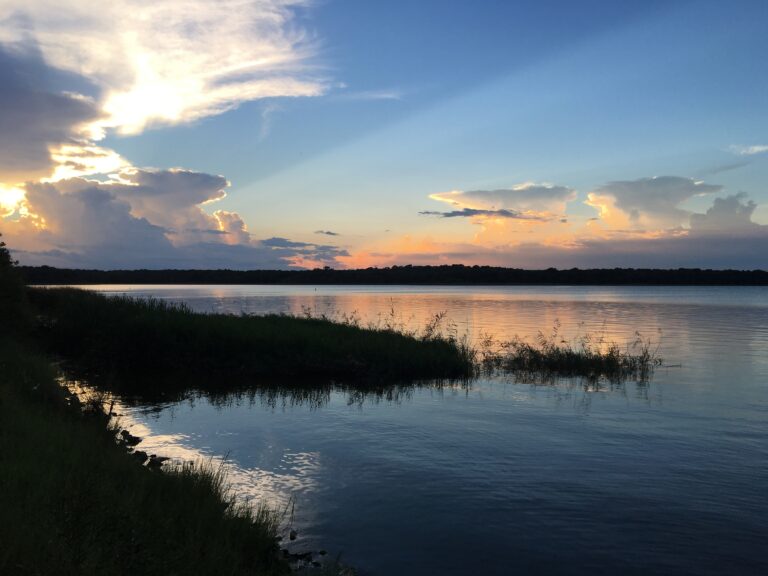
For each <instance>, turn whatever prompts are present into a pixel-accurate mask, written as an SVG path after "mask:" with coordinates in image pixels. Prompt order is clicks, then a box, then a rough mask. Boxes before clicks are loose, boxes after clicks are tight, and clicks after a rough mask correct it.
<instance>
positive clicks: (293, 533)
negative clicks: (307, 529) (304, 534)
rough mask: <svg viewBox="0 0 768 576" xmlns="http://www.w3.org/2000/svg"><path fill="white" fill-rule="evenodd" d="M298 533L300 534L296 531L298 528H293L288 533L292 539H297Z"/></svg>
mask: <svg viewBox="0 0 768 576" xmlns="http://www.w3.org/2000/svg"><path fill="white" fill-rule="evenodd" d="M298 535H299V533H298V532H296V530H291V531H290V532H289V533H288V538H290V539H291V540H296V536H298Z"/></svg>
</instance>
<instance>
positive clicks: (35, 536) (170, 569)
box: [0, 244, 289, 576]
mask: <svg viewBox="0 0 768 576" xmlns="http://www.w3.org/2000/svg"><path fill="white" fill-rule="evenodd" d="M0 313H1V314H2V316H0V574H4V575H5V574H9V575H11V574H13V575H15V574H20V575H21V574H24V575H26V574H34V575H49V574H57V575H69V574H72V575H76V574H77V575H80V574H86V575H88V574H94V575H96V574H98V575H100V576H101V575H113V574H114V575H122V574H126V575H129V574H130V575H133V574H148V575H154V574H157V575H171V574H231V575H239V574H243V575H244V574H250V575H254V574H259V575H264V576H273V575H282V574H287V573H289V568H288V565H287V564H286V562H285V561H284V560H283V557H282V554H281V553H280V550H279V548H278V545H277V542H276V539H275V537H276V532H277V518H276V517H275V516H274V514H272V513H270V512H267V511H265V510H261V511H254V510H252V509H250V508H245V507H243V506H241V505H238V504H237V503H235V502H233V501H232V500H231V499H230V498H229V496H228V495H227V493H226V490H225V488H224V483H223V478H222V476H221V474H220V473H219V472H218V471H216V470H209V469H205V467H198V468H192V467H187V468H182V469H176V470H169V471H167V472H164V473H163V472H159V471H153V470H150V469H149V468H147V467H144V466H140V465H139V464H138V461H137V460H136V459H135V458H134V457H133V456H132V455H131V454H129V453H128V452H127V451H126V450H125V449H124V448H123V447H121V446H119V445H118V444H117V443H116V440H115V430H113V429H110V427H109V426H108V417H107V416H106V414H105V413H104V410H103V409H102V408H101V406H91V407H89V406H83V405H81V404H80V403H79V402H78V401H77V400H75V399H74V398H73V397H68V396H67V393H66V392H65V391H64V389H63V388H62V387H61V386H60V385H59V384H58V382H57V380H56V371H55V369H54V368H53V366H52V365H51V363H50V361H49V359H48V358H47V357H45V356H42V355H40V354H38V353H37V352H36V351H35V349H36V345H35V343H34V340H33V339H32V334H31V332H32V326H33V324H34V322H33V314H32V311H31V308H30V306H29V303H28V302H27V301H26V297H25V291H24V287H23V285H22V283H21V281H20V279H19V277H18V275H17V274H16V270H15V268H14V265H13V262H12V261H11V259H10V257H9V255H8V252H7V251H6V250H5V249H4V246H3V245H1V244H0Z"/></svg>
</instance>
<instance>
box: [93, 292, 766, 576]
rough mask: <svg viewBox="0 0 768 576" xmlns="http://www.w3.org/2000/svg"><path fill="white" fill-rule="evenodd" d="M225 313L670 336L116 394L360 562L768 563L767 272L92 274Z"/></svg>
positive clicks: (445, 567) (447, 568) (637, 566)
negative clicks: (608, 359) (578, 356)
mask: <svg viewBox="0 0 768 576" xmlns="http://www.w3.org/2000/svg"><path fill="white" fill-rule="evenodd" d="M96 289H98V290H102V291H105V292H130V293H132V294H134V295H139V296H154V297H159V298H168V299H172V300H176V301H184V302H186V303H188V304H189V305H190V306H192V307H193V308H194V309H197V310H203V311H217V312H218V311H225V312H232V313H241V312H246V313H264V312H290V313H302V311H303V310H307V309H308V310H310V311H311V312H312V313H314V314H323V313H326V314H332V313H336V314H341V313H348V314H349V313H352V312H356V313H357V314H359V315H360V316H361V317H362V318H363V319H364V321H365V320H369V321H373V322H376V321H378V319H379V318H380V317H386V316H388V315H390V314H391V310H392V309H394V311H395V312H394V314H395V316H396V317H397V318H398V321H400V322H402V323H404V324H408V325H420V324H423V322H424V320H425V319H426V318H427V317H429V315H431V314H433V313H435V312H439V311H446V312H447V313H448V315H449V317H450V318H451V319H453V320H454V321H455V323H456V325H457V327H458V330H459V332H464V331H467V332H469V333H470V334H471V335H473V336H476V335H478V334H480V333H481V332H490V333H493V334H496V335H498V336H500V337H511V336H513V335H515V334H518V335H521V336H526V335H527V336H531V335H534V334H535V333H536V332H537V331H538V330H540V329H541V330H545V331H548V330H549V329H550V328H551V327H552V326H553V324H554V323H555V322H556V321H557V320H559V321H560V322H561V324H562V332H563V333H564V334H565V335H566V336H567V337H570V336H574V335H577V334H579V333H582V334H583V333H585V332H598V333H601V334H604V335H606V336H607V337H609V338H612V339H614V340H617V341H621V342H624V341H631V340H632V339H633V338H634V333H635V331H636V330H639V331H640V332H641V333H642V334H643V335H644V336H646V337H651V338H652V339H653V340H654V341H656V340H659V339H660V341H661V354H662V355H663V356H664V358H665V360H666V362H667V363H668V364H670V365H676V366H672V367H669V368H662V369H661V370H658V371H657V373H656V375H655V377H654V379H653V380H652V381H651V382H650V383H649V384H647V385H642V384H637V383H634V382H629V383H627V384H626V385H623V386H613V387H611V386H609V385H604V386H599V387H595V386H587V385H585V384H584V383H582V382H579V381H577V380H563V381H560V382H557V383H554V384H547V385H545V384H531V383H522V382H515V381H514V380H513V379H509V378H493V379H481V380H478V381H476V382H474V383H472V384H471V385H470V386H469V387H454V388H442V389H440V388H438V387H435V386H425V387H421V388H411V389H408V388H404V389H403V388H401V389H395V390H392V391H389V393H388V394H384V395H383V396H363V395H359V394H355V393H353V392H349V391H345V390H341V389H335V390H322V391H320V392H318V394H317V395H315V396H314V397H313V398H309V399H307V398H296V397H290V396H280V395H277V396H275V395H268V394H265V393H258V392H255V393H254V394H251V395H250V396H248V395H245V396H239V397H231V398H228V399H225V400H224V401H218V402H217V403H216V404H213V403H212V402H211V401H209V400H207V399H206V398H192V399H189V400H185V401H183V402H178V403H172V404H168V405H158V406H150V407H146V406H144V407H133V408H125V409H124V410H125V412H126V414H127V420H126V421H127V422H132V430H133V431H134V432H135V433H137V434H139V435H147V436H148V437H147V439H146V440H145V442H144V444H143V445H142V448H143V449H144V450H150V451H157V452H158V453H161V454H168V455H172V456H174V457H178V458H185V459H191V458H195V457H199V456H201V455H203V456H210V457H214V458H219V457H223V456H225V455H226V456H227V457H228V459H229V461H230V462H231V464H232V477H231V478H232V480H233V482H234V484H235V487H236V489H237V490H238V491H239V492H240V494H242V495H244V496H252V497H258V498H267V499H268V500H269V501H270V502H272V503H273V504H280V503H285V502H287V501H293V502H294V503H295V517H294V526H295V527H296V528H297V529H298V531H299V538H298V539H297V540H296V542H295V543H293V546H292V548H293V549H294V550H295V551H302V550H305V549H314V550H317V549H320V548H323V549H327V550H328V551H329V552H330V553H332V554H335V553H341V554H342V555H343V559H344V560H345V561H346V562H347V563H350V564H352V565H354V566H356V567H358V568H359V569H360V571H361V573H364V574H375V575H389V574H398V575H400V576H407V575H416V574H419V575H422V574H443V575H451V574H494V575H495V574H498V575H502V574H503V575H507V574H590V575H594V574H761V575H762V574H768V545H767V544H766V540H767V539H768V289H766V288H610V287H609V288H605V287H600V288H583V287H580V288H569V287H557V288H541V287H530V288H528V287H523V288H483V287H479V288H475V287H473V288H456V287H450V288H423V287H419V288H411V287H408V288H403V287H392V288H390V287H318V288H317V289H316V290H315V289H314V288H312V287H282V286H189V287H178V286H169V287H163V286H152V287H148V286H134V287H128V286H99V287H96Z"/></svg>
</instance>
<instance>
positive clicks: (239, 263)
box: [4, 168, 346, 269]
mask: <svg viewBox="0 0 768 576" xmlns="http://www.w3.org/2000/svg"><path fill="white" fill-rule="evenodd" d="M123 175H124V176H125V177H126V180H123V181H119V182H96V181H91V180H86V179H84V178H74V179H69V180H64V181H61V182H54V183H30V184H27V185H26V188H25V191H26V204H27V205H28V212H26V213H25V214H23V215H22V216H21V217H19V218H17V219H15V220H6V221H5V222H4V233H6V235H7V238H8V243H9V245H10V246H11V248H13V251H14V253H15V254H16V256H17V257H18V258H19V259H20V260H21V261H22V262H23V263H24V264H30V265H40V264H48V265H52V266H77V267H97V268H241V269H242V268H263V267H267V268H286V267H290V266H299V265H302V263H313V264H317V263H320V264H321V265H335V264H337V261H336V258H337V257H339V256H343V255H346V251H344V250H341V249H339V248H336V247H334V246H325V245H314V244H308V243H304V242H293V241H291V240H288V239H274V238H273V239H269V240H265V241H260V240H256V239H254V238H253V237H252V235H251V234H250V233H249V232H248V230H247V227H246V225H245V222H244V221H243V219H242V218H241V217H240V216H239V215H238V214H236V213H234V212H227V211H224V210H219V211H216V212H214V213H213V215H209V214H207V213H206V212H204V211H203V210H202V208H201V205H202V204H204V203H205V201H206V199H211V198H218V197H219V196H220V194H223V192H222V191H221V190H222V186H223V185H226V180H224V179H223V178H221V177H220V176H212V175H208V174H202V173H194V172H189V171H181V170H165V171H147V170H138V169H135V168H134V169H131V171H130V172H128V173H125V174H123ZM166 205H167V206H169V208H171V209H172V211H171V212H169V213H167V214H163V213H162V212H161V208H162V207H163V206H166Z"/></svg>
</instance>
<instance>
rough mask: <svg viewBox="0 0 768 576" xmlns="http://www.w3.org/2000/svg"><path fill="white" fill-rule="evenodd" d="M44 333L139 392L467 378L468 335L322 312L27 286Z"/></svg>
mask: <svg viewBox="0 0 768 576" xmlns="http://www.w3.org/2000/svg"><path fill="white" fill-rule="evenodd" d="M29 300H30V301H31V303H32V305H33V306H34V307H35V308H36V310H37V312H38V317H39V318H41V322H40V325H39V327H38V330H37V336H38V338H39V339H40V340H41V341H42V342H44V343H45V344H46V346H47V348H48V349H49V350H50V351H52V352H54V353H56V354H59V355H61V356H62V357H63V358H65V359H69V360H74V361H76V362H77V363H78V364H79V365H80V366H85V367H88V369H89V370H90V371H91V372H96V373H100V374H102V375H103V374H104V373H119V374H120V375H121V380H122V381H123V382H124V383H126V382H127V383H129V384H128V386H130V387H132V388H134V389H136V390H140V389H142V388H144V389H151V388H153V387H159V386H161V385H162V386H171V382H172V381H177V382H178V381H180V380H185V379H186V380H187V382H190V381H194V380H199V381H200V382H203V381H204V382H205V384H204V386H207V387H209V388H215V387H217V386H220V387H223V388H228V387H231V386H233V384H235V383H237V382H239V383H243V382H248V381H251V380H253V379H257V378H264V377H275V376H279V377H289V378H291V379H301V378H314V379H318V378H319V379H335V380H340V379H344V380H346V381H356V382H357V383H359V384H360V385H366V384H370V383H375V382H381V381H393V380H406V379H411V380H413V379H426V378H466V377H469V376H471V375H472V373H473V370H474V368H475V365H474V350H473V348H472V347H471V346H470V345H469V342H468V340H467V339H461V338H457V337H455V336H451V335H450V334H449V335H447V336H443V335H442V334H438V333H437V332H436V331H435V329H433V328H429V329H428V330H426V331H425V332H424V333H419V334H416V333H413V332H408V331H403V330H399V329H397V326H395V325H394V324H393V323H391V322H389V321H388V320H385V321H384V323H382V324H381V325H380V326H367V327H364V326H362V325H360V323H359V321H358V320H356V319H355V318H351V317H348V318H346V319H345V320H343V321H338V320H333V319H330V318H328V317H325V316H321V317H315V316H312V315H305V317H301V318H299V317H294V316H287V315H276V314H271V315H266V316H247V315H243V316H234V315H227V314H199V313H194V312H192V311H191V310H190V309H189V308H188V307H186V306H184V305H177V304H169V303H167V302H164V301H160V300H152V299H149V300H139V299H134V298H128V297H123V296H118V297H109V298H108V297H105V296H103V295H100V294H96V293H93V292H87V291H83V290H76V289H30V290H29Z"/></svg>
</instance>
